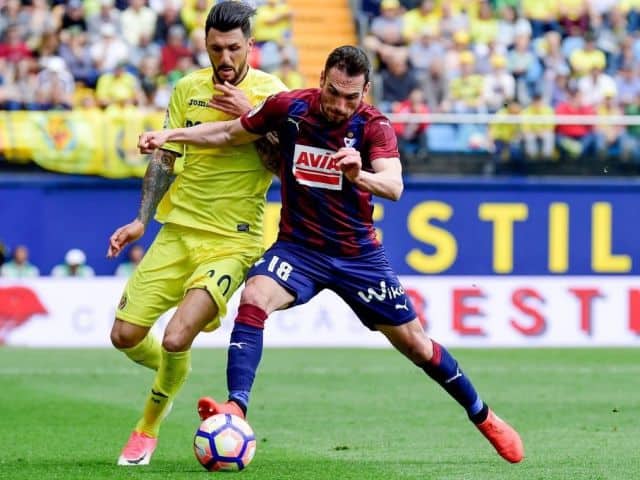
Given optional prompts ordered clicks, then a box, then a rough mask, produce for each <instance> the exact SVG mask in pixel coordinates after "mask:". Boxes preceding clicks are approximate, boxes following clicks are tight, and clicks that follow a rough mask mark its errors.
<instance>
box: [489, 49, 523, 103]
mask: <svg viewBox="0 0 640 480" xmlns="http://www.w3.org/2000/svg"><path fill="white" fill-rule="evenodd" d="M491 66H492V67H493V70H492V71H491V73H489V74H487V75H485V76H484V85H483V93H482V97H483V100H484V103H485V105H486V106H487V109H488V111H489V112H490V113H494V112H497V111H498V110H499V109H500V108H502V107H503V106H504V105H506V104H507V103H509V102H510V101H511V100H513V99H514V98H515V94H516V81H515V80H514V78H513V75H511V73H509V72H508V71H507V68H506V66H507V59H506V58H505V57H504V56H502V55H497V54H496V55H493V56H492V57H491Z"/></svg>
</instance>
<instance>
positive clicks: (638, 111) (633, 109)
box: [622, 93, 640, 164]
mask: <svg viewBox="0 0 640 480" xmlns="http://www.w3.org/2000/svg"><path fill="white" fill-rule="evenodd" d="M624 113H625V115H637V116H638V118H640V93H639V94H638V95H636V96H635V97H634V99H633V101H632V102H630V103H628V104H626V105H625V107H624ZM622 150H623V151H624V152H625V153H626V154H627V156H629V157H631V159H633V161H634V162H635V163H636V164H638V163H640V125H629V126H628V127H627V131H626V134H625V135H624V138H623V147H622Z"/></svg>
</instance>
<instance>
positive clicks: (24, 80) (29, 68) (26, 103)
mask: <svg viewBox="0 0 640 480" xmlns="http://www.w3.org/2000/svg"><path fill="white" fill-rule="evenodd" d="M14 72H15V73H14V76H13V78H12V79H10V80H9V81H8V82H7V84H6V86H5V95H6V98H5V105H4V108H5V109H7V110H37V109H38V103H37V100H36V92H37V90H38V64H37V62H36V61H35V59H33V58H26V59H23V60H21V61H20V62H19V63H18V64H17V65H16V66H15V69H14Z"/></svg>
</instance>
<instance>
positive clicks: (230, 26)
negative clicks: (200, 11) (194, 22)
mask: <svg viewBox="0 0 640 480" xmlns="http://www.w3.org/2000/svg"><path fill="white" fill-rule="evenodd" d="M255 13H256V10H255V8H253V7H251V6H250V5H247V4H246V3H244V2H236V1H232V0H226V1H224V2H220V3H218V4H216V5H214V6H213V7H212V8H211V10H209V15H207V21H206V22H205V24H204V32H205V34H207V33H209V30H210V29H212V28H213V29H215V30H219V31H220V32H229V31H231V30H235V29H236V28H239V29H240V30H242V34H243V35H244V36H245V38H249V37H250V36H251V18H252V17H253V16H254V15H255Z"/></svg>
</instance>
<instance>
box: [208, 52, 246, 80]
mask: <svg viewBox="0 0 640 480" xmlns="http://www.w3.org/2000/svg"><path fill="white" fill-rule="evenodd" d="M247 70H248V66H247V59H246V58H245V59H244V61H243V62H242V63H241V64H240V65H239V66H238V69H237V70H236V67H234V66H233V65H226V64H225V65H218V66H217V67H215V69H214V70H213V74H214V76H215V77H216V78H215V79H216V81H217V82H218V83H224V82H229V83H230V84H232V85H237V84H238V83H240V82H241V81H242V79H243V78H244V76H245V75H246V74H247ZM231 72H233V76H231ZM238 72H240V73H238ZM221 74H222V75H221Z"/></svg>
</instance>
